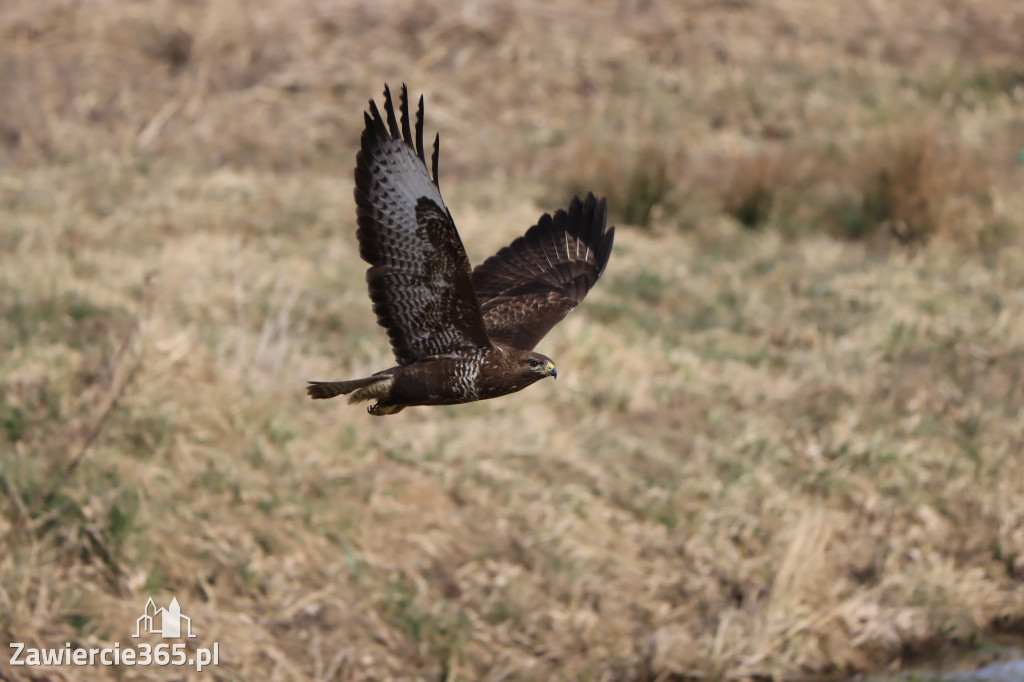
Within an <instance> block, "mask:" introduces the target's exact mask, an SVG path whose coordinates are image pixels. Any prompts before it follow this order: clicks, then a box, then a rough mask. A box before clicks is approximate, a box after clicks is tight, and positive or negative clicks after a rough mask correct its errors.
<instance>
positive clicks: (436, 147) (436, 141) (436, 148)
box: [430, 133, 441, 187]
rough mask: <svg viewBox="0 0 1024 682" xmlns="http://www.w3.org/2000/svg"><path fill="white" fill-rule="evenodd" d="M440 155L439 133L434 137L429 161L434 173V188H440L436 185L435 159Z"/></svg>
mask: <svg viewBox="0 0 1024 682" xmlns="http://www.w3.org/2000/svg"><path fill="white" fill-rule="evenodd" d="M440 155H441V133H437V134H436V135H434V155H433V156H432V157H431V159H430V165H431V166H432V167H433V171H434V186H435V187H440V185H438V184H437V159H438V157H439V156H440Z"/></svg>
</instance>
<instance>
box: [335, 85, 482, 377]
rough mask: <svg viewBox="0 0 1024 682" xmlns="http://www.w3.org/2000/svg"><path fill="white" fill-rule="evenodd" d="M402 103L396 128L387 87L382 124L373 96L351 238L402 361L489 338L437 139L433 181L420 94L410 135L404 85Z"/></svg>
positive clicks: (380, 317) (358, 158)
mask: <svg viewBox="0 0 1024 682" xmlns="http://www.w3.org/2000/svg"><path fill="white" fill-rule="evenodd" d="M400 105H401V127H399V121H398V120H396V118H395V108H394V106H393V104H392V102H391V92H390V90H389V89H388V88H387V87H386V86H385V88H384V113H385V115H386V116H387V124H385V122H384V119H383V117H381V114H380V111H379V110H378V109H377V105H376V104H375V103H374V102H373V101H371V102H370V112H369V113H366V114H365V119H366V128H365V129H364V130H363V136H362V145H361V149H360V150H359V153H358V154H357V155H356V189H355V197H356V215H357V222H358V225H359V228H358V230H357V231H356V236H357V237H358V239H359V254H360V255H361V256H362V257H363V260H365V261H366V262H368V263H369V264H370V268H369V269H368V270H367V271H366V281H367V284H368V285H369V288H370V298H371V299H372V300H373V311H374V312H375V313H376V314H377V322H378V323H379V324H380V325H381V326H383V327H385V328H386V329H387V330H388V336H389V337H390V339H391V348H392V350H393V351H394V354H395V358H396V359H397V360H398V362H399V363H400V364H402V365H407V364H409V363H412V362H415V361H417V360H419V359H421V358H424V357H426V356H429V355H437V354H440V353H450V352H454V351H457V350H459V349H467V348H472V347H479V348H482V347H488V346H490V345H491V342H490V340H489V339H488V336H487V332H486V330H485V329H484V324H483V320H482V318H481V315H480V306H479V304H478V303H477V300H476V295H475V293H474V291H473V281H472V274H471V272H472V271H471V269H470V266H469V259H468V258H467V257H466V250H465V249H464V248H463V246H462V240H461V239H459V233H458V232H457V231H456V229H455V223H454V222H452V217H451V214H450V213H449V212H448V209H447V208H446V207H445V205H444V201H443V200H442V199H441V192H440V190H439V189H438V186H437V157H438V148H439V138H435V139H434V154H433V157H432V166H433V175H434V178H433V180H431V178H430V176H429V175H428V173H427V166H426V160H425V159H424V156H423V97H420V101H419V110H418V111H417V113H416V137H415V140H414V139H413V131H412V129H411V128H410V126H409V98H408V93H407V91H406V89H405V86H404V85H403V86H402V92H401V100H400Z"/></svg>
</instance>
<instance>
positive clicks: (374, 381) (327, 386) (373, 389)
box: [306, 374, 391, 403]
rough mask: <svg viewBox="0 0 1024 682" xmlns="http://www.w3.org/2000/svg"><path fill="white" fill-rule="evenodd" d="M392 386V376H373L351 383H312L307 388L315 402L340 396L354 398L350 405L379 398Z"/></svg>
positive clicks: (350, 399) (351, 399)
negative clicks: (349, 395)
mask: <svg viewBox="0 0 1024 682" xmlns="http://www.w3.org/2000/svg"><path fill="white" fill-rule="evenodd" d="M390 386H391V377H390V376H381V375H377V374H375V375H373V376H371V377H366V378H365V379H352V380H350V381H310V382H309V386H306V393H308V394H309V397H310V398H312V399H313V400H327V399H328V398H333V397H335V396H339V395H348V394H349V393H351V394H352V396H351V397H350V398H349V402H350V403H354V402H359V401H360V400H371V399H373V398H379V397H380V396H381V395H382V394H383V393H386V392H387V389H388V388H390Z"/></svg>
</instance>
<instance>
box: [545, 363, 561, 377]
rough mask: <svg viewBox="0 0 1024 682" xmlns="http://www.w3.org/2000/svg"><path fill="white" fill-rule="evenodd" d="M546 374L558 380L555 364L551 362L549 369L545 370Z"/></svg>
mask: <svg viewBox="0 0 1024 682" xmlns="http://www.w3.org/2000/svg"><path fill="white" fill-rule="evenodd" d="M544 374H546V375H547V376H549V377H551V378H552V379H557V378H558V370H557V369H555V363H553V362H549V363H548V365H547V367H545V368H544Z"/></svg>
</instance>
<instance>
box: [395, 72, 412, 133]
mask: <svg viewBox="0 0 1024 682" xmlns="http://www.w3.org/2000/svg"><path fill="white" fill-rule="evenodd" d="M398 103H399V106H400V107H401V110H402V139H403V140H405V142H406V144H408V145H409V146H410V147H412V146H413V139H412V128H410V127H409V90H408V89H407V88H406V87H405V83H402V92H401V93H400V94H399V100H398Z"/></svg>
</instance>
